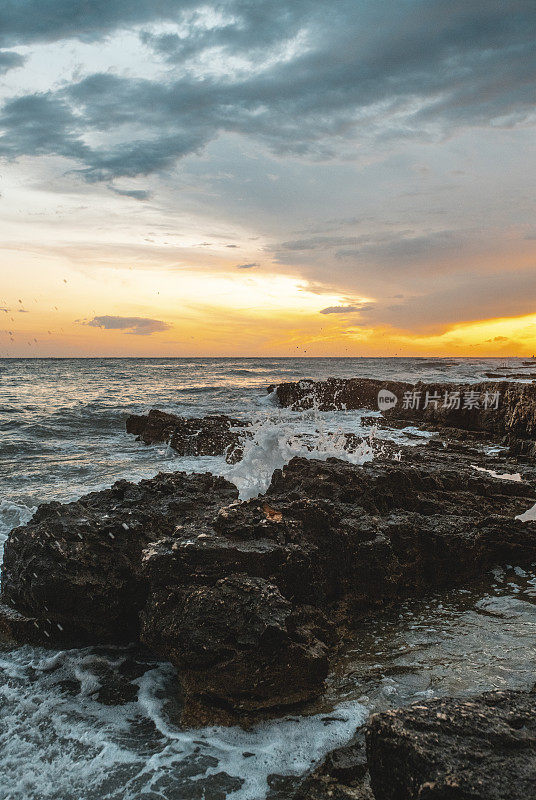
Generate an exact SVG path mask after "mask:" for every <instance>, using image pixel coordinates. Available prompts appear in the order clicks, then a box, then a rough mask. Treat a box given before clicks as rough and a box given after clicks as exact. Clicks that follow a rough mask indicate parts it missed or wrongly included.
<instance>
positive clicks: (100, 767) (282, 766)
mask: <svg viewBox="0 0 536 800" xmlns="http://www.w3.org/2000/svg"><path fill="white" fill-rule="evenodd" d="M126 656H127V654H126V653H125V652H124V651H121V650H117V651H115V652H110V653H108V654H107V655H106V654H103V653H100V652H98V651H96V650H92V649H84V650H68V651H61V652H57V653H50V652H48V651H45V650H43V649H41V648H30V647H23V648H20V649H19V650H17V651H15V652H11V653H5V654H4V653H1V652H0V669H1V670H2V672H3V673H4V677H5V680H4V682H3V683H2V685H1V686H0V702H1V705H2V710H3V723H2V726H1V728H0V776H5V777H0V796H1V797H2V799H3V800H38V799H39V800H65V798H66V797H69V798H84V800H139V798H140V797H144V796H147V797H148V798H157V797H158V798H166V800H190V798H191V800H198V799H199V800H200V799H201V798H206V800H211V799H212V798H213V800H221V799H222V798H224V797H226V796H230V797H232V798H235V799H236V800H257V799H259V800H260V798H263V797H265V795H266V791H267V777H268V775H270V774H273V773H277V774H279V775H299V774H301V773H302V772H304V771H305V770H307V769H308V768H309V767H310V766H311V764H312V763H313V762H314V761H316V760H317V759H318V758H320V757H321V756H322V755H323V754H324V753H325V752H327V750H329V749H331V748H332V747H336V746H338V745H340V744H342V743H343V742H345V741H346V740H347V739H348V738H349V737H350V736H351V735H352V733H353V731H354V730H355V727H356V726H357V725H359V724H360V723H361V722H362V721H363V720H364V718H365V714H366V711H365V709H364V707H363V706H360V705H359V704H358V703H346V704H342V705H341V706H340V707H339V708H338V710H337V715H336V717H335V718H334V717H333V716H331V717H329V718H326V717H323V716H322V715H315V716H311V717H302V718H299V717H286V718H283V719H280V720H275V721H273V722H267V723H264V724H260V725H257V726H254V727H253V728H251V729H250V730H243V729H241V728H237V727H232V728H221V727H210V728H202V729H198V730H195V729H194V730H191V729H190V730H186V729H181V728H180V727H179V726H178V725H176V724H174V722H172V721H171V720H170V718H169V716H168V714H167V712H166V701H165V697H169V696H170V695H172V693H173V689H174V688H176V687H174V686H173V679H174V673H173V670H172V669H171V668H170V666H169V665H165V664H155V665H154V667H153V668H152V669H151V668H148V669H146V671H145V672H144V673H143V674H142V676H141V677H140V678H138V679H137V680H136V681H134V683H137V685H138V696H137V698H135V699H133V700H132V701H130V702H127V703H125V704H124V705H114V706H109V705H104V704H103V703H101V702H99V700H98V690H99V688H100V687H101V680H100V677H99V671H102V668H103V667H106V668H114V667H116V668H117V667H118V666H120V665H121V662H122V661H123V660H124V659H125V658H126ZM246 752H247V753H248V755H247V756H245V755H244V753H246ZM249 754H250V755H249ZM7 776H9V780H7Z"/></svg>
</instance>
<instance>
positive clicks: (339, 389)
mask: <svg viewBox="0 0 536 800" xmlns="http://www.w3.org/2000/svg"><path fill="white" fill-rule="evenodd" d="M382 389H383V390H386V391H387V392H391V393H392V394H393V395H394V396H395V398H396V403H395V404H394V405H393V406H392V407H390V408H388V409H387V410H385V411H384V415H385V417H386V418H387V419H397V420H408V421H413V422H415V421H416V422H420V423H428V424H431V425H435V426H440V427H442V426H448V427H454V428H460V429H463V430H472V431H486V432H488V433H492V434H498V435H502V436H504V435H511V436H515V437H519V438H526V439H534V438H536V385H535V384H532V383H531V384H526V383H524V384H520V383H512V382H510V381H496V382H491V381H490V382H485V383H476V384H454V383H420V382H419V383H416V384H411V383H404V382H401V381H379V380H373V379H369V378H348V379H343V378H340V379H339V378H329V379H328V380H326V381H312V380H301V381H298V382H296V383H281V384H279V385H278V386H270V387H269V389H268V391H275V393H276V396H277V399H278V401H279V404H280V405H282V406H285V407H290V408H293V409H295V410H303V409H307V408H312V407H313V406H314V405H315V404H316V405H317V406H318V408H319V409H320V410H324V411H326V410H330V409H363V408H365V409H378V393H379V391H380V390H382Z"/></svg>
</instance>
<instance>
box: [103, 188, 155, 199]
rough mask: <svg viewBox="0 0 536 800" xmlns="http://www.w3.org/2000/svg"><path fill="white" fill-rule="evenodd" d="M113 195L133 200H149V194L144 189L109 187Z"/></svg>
mask: <svg viewBox="0 0 536 800" xmlns="http://www.w3.org/2000/svg"><path fill="white" fill-rule="evenodd" d="M110 188H111V190H112V192H114V194H118V195H119V196H120V197H131V198H132V199H133V200H150V198H151V192H149V191H147V190H146V189H117V188H116V187H115V186H111V187H110Z"/></svg>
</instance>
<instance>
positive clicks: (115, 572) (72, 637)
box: [0, 473, 238, 643]
mask: <svg viewBox="0 0 536 800" xmlns="http://www.w3.org/2000/svg"><path fill="white" fill-rule="evenodd" d="M237 494H238V492H237V490H236V487H234V486H233V485H232V484H230V483H228V482H227V481H225V480H224V479H223V478H216V477H214V476H213V475H209V474H206V475H185V474H184V473H175V474H161V475H158V476H157V477H156V478H152V479H151V480H145V481H141V483H139V484H132V483H129V482H128V481H124V480H123V481H118V482H117V483H116V484H114V486H113V487H112V488H111V489H106V490H105V491H102V492H92V493H91V494H88V495H86V496H85V497H82V498H80V500H78V501H76V502H75V503H68V504H66V505H62V504H61V503H56V502H53V503H46V504H44V505H42V506H39V508H38V510H37V511H36V513H35V514H34V516H33V518H32V519H31V521H30V522H29V523H28V524H27V525H25V526H23V527H21V528H15V529H14V530H13V531H12V532H11V533H10V535H9V538H8V541H7V542H6V547H5V550H4V562H3V565H2V601H3V603H4V604H5V605H7V606H9V607H11V608H13V609H16V610H17V611H19V612H21V615H23V617H22V619H21V618H18V617H17V618H14V617H13V615H10V616H9V618H8V617H7V616H6V615H3V616H0V618H1V619H2V620H3V622H0V625H2V626H3V627H4V628H5V630H6V632H7V631H11V635H13V636H14V637H16V638H18V637H17V631H18V630H20V629H21V628H22V627H24V623H23V620H24V618H25V617H26V619H27V620H28V622H27V624H26V627H31V628H33V629H34V630H38V631H40V636H41V640H42V641H44V642H46V641H47V640H50V641H58V642H64V641H68V642H72V643H75V642H76V643H84V642H93V641H101V642H117V641H129V640H132V639H136V638H137V635H138V627H139V620H138V616H139V612H140V609H141V608H142V607H143V606H144V604H145V602H146V597H147V591H148V586H147V583H146V581H145V580H144V578H143V576H142V575H141V574H140V570H139V566H140V564H141V557H142V552H143V549H144V548H145V547H147V545H148V544H149V543H150V542H151V541H154V540H156V539H159V538H161V537H162V536H165V535H166V534H168V535H172V534H174V533H175V531H176V528H177V526H178V525H182V526H183V528H182V530H187V529H188V526H194V527H195V528H197V527H198V526H199V525H202V524H203V520H204V519H210V518H211V516H213V515H214V514H215V513H217V510H218V509H219V508H220V507H221V505H223V504H225V503H229V502H232V501H233V500H235V499H236V497H237ZM33 636H34V637H35V633H33Z"/></svg>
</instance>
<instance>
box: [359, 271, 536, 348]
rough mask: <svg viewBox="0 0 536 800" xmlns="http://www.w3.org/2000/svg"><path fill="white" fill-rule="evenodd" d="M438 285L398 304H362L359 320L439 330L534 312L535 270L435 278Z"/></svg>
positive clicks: (408, 329)
mask: <svg viewBox="0 0 536 800" xmlns="http://www.w3.org/2000/svg"><path fill="white" fill-rule="evenodd" d="M436 284H437V288H436V289H431V290H428V291H423V292H422V293H421V294H419V295H415V296H413V297H408V298H407V299H406V300H404V301H403V302H401V303H397V304H394V305H393V304H389V303H387V302H385V301H384V302H378V303H371V304H369V305H364V306H363V308H362V309H361V313H360V321H361V323H362V324H366V325H369V324H370V325H375V324H381V325H391V326H393V327H394V328H397V329H399V330H403V331H408V332H409V331H412V332H415V331H420V332H422V333H441V332H443V331H444V330H446V329H447V327H449V326H450V325H452V323H455V322H458V323H462V322H469V321H476V320H486V319H494V318H498V317H514V316H523V315H525V314H533V313H534V297H535V295H536V271H535V270H534V269H527V270H516V271H512V272H506V273H496V274H486V275H467V276H461V277H458V279H457V280H455V281H448V282H447V281H446V280H441V278H438V280H437V282H436Z"/></svg>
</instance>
